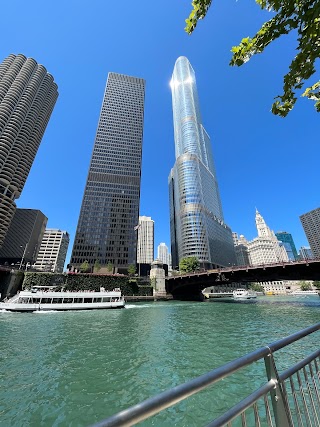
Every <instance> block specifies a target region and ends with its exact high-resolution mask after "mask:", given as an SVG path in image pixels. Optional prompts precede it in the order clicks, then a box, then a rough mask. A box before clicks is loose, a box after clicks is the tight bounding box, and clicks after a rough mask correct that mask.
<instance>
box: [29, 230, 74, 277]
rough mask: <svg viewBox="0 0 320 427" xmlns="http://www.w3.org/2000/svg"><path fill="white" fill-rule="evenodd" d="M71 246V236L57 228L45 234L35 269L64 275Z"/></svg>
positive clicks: (46, 231)
mask: <svg viewBox="0 0 320 427" xmlns="http://www.w3.org/2000/svg"><path fill="white" fill-rule="evenodd" d="M68 246H69V234H68V233H67V232H66V231H61V230H58V229H56V228H47V229H46V230H45V232H44V235H43V238H42V242H41V245H40V249H39V253H38V256H37V260H36V262H35V264H34V268H36V269H37V270H42V271H52V272H53V273H62V272H63V267H64V263H65V260H66V255H67V250H68Z"/></svg>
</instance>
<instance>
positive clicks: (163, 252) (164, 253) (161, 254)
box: [157, 243, 169, 265]
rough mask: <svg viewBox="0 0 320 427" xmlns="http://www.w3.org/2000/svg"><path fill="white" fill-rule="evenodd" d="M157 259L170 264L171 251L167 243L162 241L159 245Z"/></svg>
mask: <svg viewBox="0 0 320 427" xmlns="http://www.w3.org/2000/svg"><path fill="white" fill-rule="evenodd" d="M157 259H158V260H160V261H161V262H162V264H167V265H169V251H168V246H167V245H166V244H165V243H160V245H159V246H158V256H157Z"/></svg>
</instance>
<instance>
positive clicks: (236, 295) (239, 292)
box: [232, 288, 257, 300]
mask: <svg viewBox="0 0 320 427" xmlns="http://www.w3.org/2000/svg"><path fill="white" fill-rule="evenodd" d="M232 294H233V299H235V300H246V299H254V298H257V294H256V293H255V292H253V291H250V290H247V289H244V288H239V289H236V290H235V291H233V292H232Z"/></svg>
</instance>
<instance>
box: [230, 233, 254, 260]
mask: <svg viewBox="0 0 320 427" xmlns="http://www.w3.org/2000/svg"><path fill="white" fill-rule="evenodd" d="M232 236H233V243H234V249H235V252H236V260H237V265H238V266H242V265H250V264H251V261H250V255H249V249H248V241H247V239H246V238H245V237H244V235H243V234H240V236H239V237H238V234H237V233H232Z"/></svg>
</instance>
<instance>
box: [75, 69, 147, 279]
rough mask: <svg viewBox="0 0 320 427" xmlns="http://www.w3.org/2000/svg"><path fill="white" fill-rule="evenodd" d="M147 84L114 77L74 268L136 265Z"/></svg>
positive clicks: (98, 136) (110, 80)
mask: <svg viewBox="0 0 320 427" xmlns="http://www.w3.org/2000/svg"><path fill="white" fill-rule="evenodd" d="M144 94H145V81H144V80H143V79H140V78H136V77H130V76H126V75H122V74H116V73H109V75H108V80H107V84H106V88H105V93H104V99H103V103H102V108H101V112H100V118H99V123H98V129H97V134H96V139H95V143H94V148H93V153H92V158H91V163H90V169H89V174H88V178H87V183H86V187H85V191H84V196H83V201H82V206H81V211H80V217H79V221H78V227H77V231H76V236H75V241H74V246H73V250H72V255H71V264H72V265H73V266H80V265H81V264H82V263H83V262H84V261H88V262H89V264H90V266H91V267H92V266H93V265H94V263H95V261H98V262H99V263H100V265H101V266H104V265H106V264H108V263H111V264H112V265H113V266H114V268H115V271H121V270H124V269H126V267H127V266H128V265H130V264H135V262H136V247H137V243H136V241H137V232H136V230H135V227H136V226H137V224H138V219H139V202H140V178H141V154H142V134H143V116H144Z"/></svg>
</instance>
